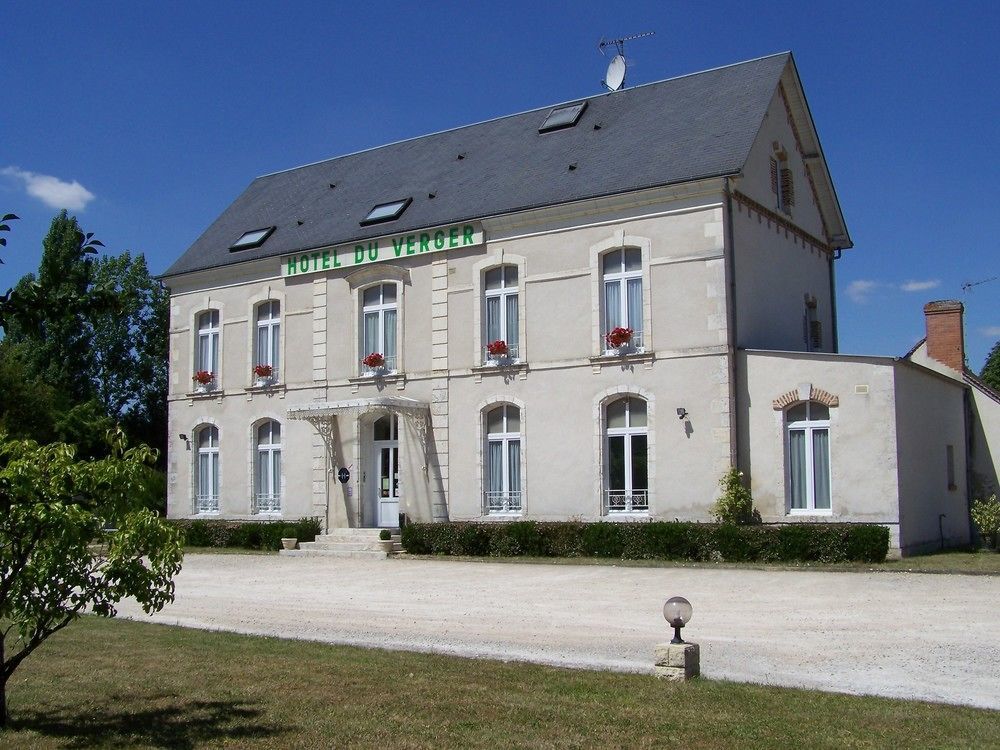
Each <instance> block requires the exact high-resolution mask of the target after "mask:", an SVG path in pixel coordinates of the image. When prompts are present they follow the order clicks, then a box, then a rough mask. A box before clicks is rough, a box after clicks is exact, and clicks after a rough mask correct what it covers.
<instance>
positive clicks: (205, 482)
mask: <svg viewBox="0 0 1000 750" xmlns="http://www.w3.org/2000/svg"><path fill="white" fill-rule="evenodd" d="M195 442H196V443H197V445H198V458H197V461H198V464H197V467H196V473H195V501H194V511H195V513H218V512H219V428H218V427H215V426H214V425H205V426H204V427H201V428H199V429H198V432H197V434H196V435H195Z"/></svg>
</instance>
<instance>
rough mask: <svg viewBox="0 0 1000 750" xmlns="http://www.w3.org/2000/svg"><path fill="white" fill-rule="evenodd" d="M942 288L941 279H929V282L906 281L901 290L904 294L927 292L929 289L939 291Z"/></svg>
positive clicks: (900, 286) (901, 285)
mask: <svg viewBox="0 0 1000 750" xmlns="http://www.w3.org/2000/svg"><path fill="white" fill-rule="evenodd" d="M939 286H941V280H940V279H928V280H927V281H912V280H911V281H904V282H903V283H902V284H900V285H899V288H900V289H902V290H903V291H904V292H925V291H927V290H928V289H937V288H938V287H939Z"/></svg>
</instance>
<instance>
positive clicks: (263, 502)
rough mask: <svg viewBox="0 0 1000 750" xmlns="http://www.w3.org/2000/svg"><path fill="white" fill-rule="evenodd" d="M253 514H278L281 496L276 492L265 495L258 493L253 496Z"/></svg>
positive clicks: (265, 493) (264, 493)
mask: <svg viewBox="0 0 1000 750" xmlns="http://www.w3.org/2000/svg"><path fill="white" fill-rule="evenodd" d="M253 512H254V513H280V512H281V495H280V494H279V493H277V492H275V493H267V492H258V493H257V494H256V495H255V496H254V503H253Z"/></svg>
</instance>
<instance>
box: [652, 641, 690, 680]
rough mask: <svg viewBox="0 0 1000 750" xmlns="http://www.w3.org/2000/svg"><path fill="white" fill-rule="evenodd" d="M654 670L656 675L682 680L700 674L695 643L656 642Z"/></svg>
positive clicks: (667, 678) (666, 678)
mask: <svg viewBox="0 0 1000 750" xmlns="http://www.w3.org/2000/svg"><path fill="white" fill-rule="evenodd" d="M653 653H654V654H655V656H656V666H655V667H654V671H655V674H656V676H657V677H659V678H660V679H663V680H670V681H671V682H683V681H684V680H690V679H691V678H692V677H697V676H698V675H699V674H701V656H700V651H699V649H698V644H697V643H657V644H656V646H655V647H654V649H653Z"/></svg>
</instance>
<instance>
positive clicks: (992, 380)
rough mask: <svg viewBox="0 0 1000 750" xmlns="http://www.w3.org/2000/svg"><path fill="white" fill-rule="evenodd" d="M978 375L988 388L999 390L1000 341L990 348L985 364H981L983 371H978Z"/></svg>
mask: <svg viewBox="0 0 1000 750" xmlns="http://www.w3.org/2000/svg"><path fill="white" fill-rule="evenodd" d="M979 377H981V378H982V379H983V382H984V383H986V385H988V386H989V387H990V388H992V389H993V390H995V391H1000V341H998V342H996V343H995V344H994V345H993V348H992V349H990V353H989V355H988V356H987V357H986V364H984V365H983V371H982V372H981V373H979Z"/></svg>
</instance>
